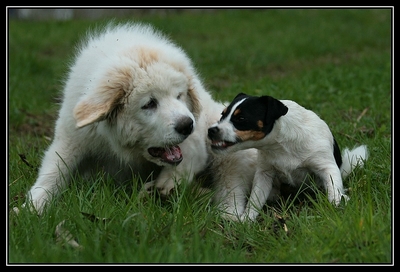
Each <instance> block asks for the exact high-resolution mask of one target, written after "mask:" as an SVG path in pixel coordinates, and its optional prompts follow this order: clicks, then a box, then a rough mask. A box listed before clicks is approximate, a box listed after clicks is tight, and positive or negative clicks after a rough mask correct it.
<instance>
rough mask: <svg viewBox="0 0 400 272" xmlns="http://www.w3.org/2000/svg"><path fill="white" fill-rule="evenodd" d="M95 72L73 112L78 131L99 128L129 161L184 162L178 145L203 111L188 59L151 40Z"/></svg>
mask: <svg viewBox="0 0 400 272" xmlns="http://www.w3.org/2000/svg"><path fill="white" fill-rule="evenodd" d="M121 42H123V40H122V41H121ZM89 69H90V68H89ZM93 69H94V70H95V72H92V78H91V77H90V76H88V79H87V81H88V83H87V85H86V86H84V87H86V89H87V91H86V92H84V93H82V94H81V97H80V99H79V101H78V103H77V104H76V106H75V108H74V118H75V120H76V124H77V127H78V129H83V128H84V127H85V129H90V130H95V131H96V133H99V134H101V135H102V136H104V138H105V139H107V140H108V142H109V144H111V145H112V147H113V150H115V152H117V153H118V157H123V158H126V160H131V159H132V158H137V157H140V156H141V157H144V158H145V159H147V160H149V161H151V162H154V163H156V164H158V165H161V166H163V165H168V164H174V165H176V164H179V163H180V162H181V161H182V159H183V158H182V153H181V150H180V147H179V144H180V143H182V142H183V141H184V140H185V139H186V138H187V137H188V136H189V135H190V134H191V133H192V131H193V130H194V127H195V126H196V121H197V118H198V116H199V115H200V111H201V106H200V102H199V100H198V95H197V89H198V88H202V86H201V83H200V81H199V80H198V79H197V76H196V74H195V73H194V70H193V68H192V66H191V63H190V61H189V59H188V58H187V57H186V55H185V54H184V53H183V52H182V51H181V50H180V49H179V48H177V47H175V46H172V45H171V44H170V43H168V41H166V40H161V44H160V40H157V42H156V43H154V45H153V46H152V44H151V43H150V44H149V43H148V41H147V43H146V44H145V45H140V44H139V45H135V46H130V47H129V46H128V47H126V48H124V49H123V50H121V51H120V52H117V53H116V55H115V56H107V58H105V61H104V63H100V65H99V66H98V67H93ZM89 73H90V72H89ZM89 81H90V83H89Z"/></svg>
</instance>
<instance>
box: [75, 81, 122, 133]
mask: <svg viewBox="0 0 400 272" xmlns="http://www.w3.org/2000/svg"><path fill="white" fill-rule="evenodd" d="M124 96H125V92H124V90H122V89H114V90H113V89H109V90H103V91H101V92H91V93H90V94H88V95H86V96H84V97H82V98H81V100H80V101H79V102H78V104H77V105H76V106H75V108H74V118H75V120H76V126H77V127H78V128H81V127H84V126H87V125H90V124H92V123H94V122H98V121H101V120H103V119H105V118H106V117H107V115H108V114H110V113H111V111H112V110H113V109H114V108H115V107H116V106H117V105H118V104H120V103H121V101H122V98H123V97H124Z"/></svg>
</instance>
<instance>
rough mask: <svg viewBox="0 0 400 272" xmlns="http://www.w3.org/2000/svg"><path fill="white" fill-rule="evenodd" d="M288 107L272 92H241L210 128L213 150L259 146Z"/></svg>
mask: <svg viewBox="0 0 400 272" xmlns="http://www.w3.org/2000/svg"><path fill="white" fill-rule="evenodd" d="M287 112H288V108H287V107H286V106H285V105H284V104H283V103H282V102H281V101H279V100H277V99H275V98H273V97H271V96H259V97H258V96H250V95H247V94H244V93H240V94H238V95H237V96H236V97H235V98H234V99H233V101H232V102H231V103H230V104H229V106H228V107H226V108H225V109H224V111H223V112H222V117H221V119H220V121H219V122H218V123H216V124H214V125H212V126H211V127H210V128H209V129H208V137H209V139H210V140H211V147H212V149H213V151H230V152H232V151H237V150H242V149H246V148H253V147H257V146H258V143H257V142H258V141H260V140H262V139H264V138H265V137H266V136H267V135H268V134H269V133H270V132H271V131H272V129H273V127H274V123H275V121H276V120H277V119H279V118H280V117H281V116H283V115H285V114H286V113H287Z"/></svg>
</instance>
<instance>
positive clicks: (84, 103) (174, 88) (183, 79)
mask: <svg viewBox="0 0 400 272" xmlns="http://www.w3.org/2000/svg"><path fill="white" fill-rule="evenodd" d="M222 108H223V106H222V104H220V103H217V102H215V101H214V100H213V99H212V97H211V95H210V94H209V93H208V92H207V91H206V90H205V89H204V87H203V86H202V83H201V82H200V80H199V77H198V75H197V73H196V71H195V69H194V67H193V65H192V63H191V61H190V59H189V58H188V56H187V55H186V54H185V52H184V51H183V50H182V49H181V48H179V47H178V46H177V45H175V44H174V43H172V42H171V41H170V40H169V39H167V38H166V37H165V36H164V35H162V34H161V33H160V32H158V31H156V30H155V29H153V28H152V27H151V26H149V25H145V24H119V25H118V24H117V25H112V24H110V25H108V26H107V27H105V28H104V29H101V30H100V31H97V32H93V33H91V34H88V36H87V38H86V39H85V40H84V41H83V42H82V43H81V45H80V46H79V48H78V50H77V53H76V56H75V59H74V61H73V63H72V65H71V66H70V70H69V73H68V76H67V78H66V82H65V85H64V90H63V100H62V104H61V108H60V111H59V115H58V119H57V122H56V126H55V135H54V139H53V142H52V143H51V145H50V146H49V148H48V149H47V150H46V152H45V154H44V158H43V161H42V164H41V167H40V170H39V173H38V177H37V180H36V182H35V184H34V185H33V186H32V187H31V189H30V191H29V192H28V194H27V200H26V204H32V207H31V208H33V209H35V210H37V212H38V213H39V214H40V213H42V212H43V209H44V207H45V205H46V204H47V203H48V202H49V201H50V200H51V199H52V197H54V196H56V195H57V194H58V193H59V192H60V191H61V190H62V189H63V188H65V187H66V186H67V184H68V183H69V181H70V179H71V176H73V175H75V174H76V173H79V174H80V175H81V176H83V177H88V175H89V174H93V173H94V172H96V171H99V170H102V171H105V172H106V173H107V174H110V175H111V176H112V177H114V178H115V179H116V180H118V181H122V182H123V181H131V180H132V178H133V177H139V178H141V179H142V180H143V181H149V180H150V181H151V182H150V183H147V187H150V188H151V187H152V186H155V188H156V189H157V190H158V191H159V192H160V193H161V194H162V195H168V194H169V192H170V190H171V189H172V188H173V187H174V185H175V182H177V183H179V182H181V181H182V180H187V181H189V182H190V181H192V180H193V178H194V176H195V175H196V174H197V173H199V172H201V171H203V170H204V168H205V167H206V166H207V164H208V163H209V159H210V158H209V152H208V151H207V146H206V139H207V129H208V127H209V126H210V125H211V124H212V123H214V122H216V121H217V120H218V119H219V116H220V111H221V110H222ZM16 210H18V209H16Z"/></svg>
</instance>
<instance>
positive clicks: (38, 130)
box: [9, 111, 56, 138]
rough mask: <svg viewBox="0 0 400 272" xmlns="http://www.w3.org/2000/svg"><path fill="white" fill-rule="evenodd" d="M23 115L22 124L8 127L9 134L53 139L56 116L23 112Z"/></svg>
mask: <svg viewBox="0 0 400 272" xmlns="http://www.w3.org/2000/svg"><path fill="white" fill-rule="evenodd" d="M23 112H24V111H23ZM24 115H25V122H24V123H22V124H19V125H10V126H9V130H10V131H9V132H10V134H17V135H19V136H24V135H32V136H45V137H48V138H52V137H53V133H54V124H55V121H56V114H54V113H52V114H50V113H43V114H32V113H29V112H24Z"/></svg>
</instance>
